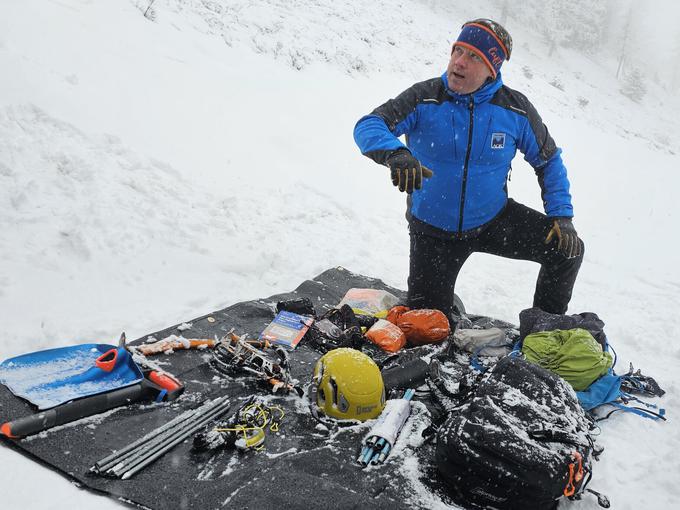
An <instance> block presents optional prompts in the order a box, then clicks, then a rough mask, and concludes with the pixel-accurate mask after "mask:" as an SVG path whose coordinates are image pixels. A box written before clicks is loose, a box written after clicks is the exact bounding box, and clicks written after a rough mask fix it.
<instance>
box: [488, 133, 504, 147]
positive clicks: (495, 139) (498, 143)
mask: <svg viewBox="0 0 680 510" xmlns="http://www.w3.org/2000/svg"><path fill="white" fill-rule="evenodd" d="M504 147H505V133H492V134H491V148H492V149H502V148H504Z"/></svg>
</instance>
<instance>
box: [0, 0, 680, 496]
mask: <svg viewBox="0 0 680 510" xmlns="http://www.w3.org/2000/svg"><path fill="white" fill-rule="evenodd" d="M442 4H445V5H441V4H440V3H438V2H431V1H424V0H423V1H412V2H402V1H398V0H381V1H377V2H371V3H365V2H359V1H348V2H343V3H340V4H338V3H337V2H334V1H332V0H309V1H302V0H295V1H286V2H284V1H277V0H262V1H260V2H246V1H236V0H235V1H229V2H226V1H223V2H218V1H207V0H204V1H198V0H193V1H188V0H187V1H183V0H159V1H157V2H155V3H154V5H153V8H152V9H153V11H154V16H153V17H154V21H151V20H149V19H147V18H145V17H144V16H143V14H142V13H143V11H144V10H145V9H146V6H147V4H146V2H142V1H139V0H137V1H130V2H104V1H91V0H59V1H49V2H45V1H43V2H39V1H37V0H24V1H22V2H11V1H10V0H2V1H0V68H2V69H3V77H4V79H3V80H2V82H0V211H2V212H1V213H0V310H2V312H0V320H1V322H2V326H3V341H2V343H0V359H4V358H5V357H8V356H12V355H16V354H20V353H23V352H28V351H31V350H36V349H42V348H46V347H53V346H59V345H69V344H74V343H81V342H86V341H101V342H112V343H115V340H116V339H117V338H118V335H119V334H120V332H121V331H123V330H124V331H126V332H127V334H128V337H129V338H136V337H139V336H142V335H144V334H146V333H148V332H150V331H154V330H157V329H160V328H162V327H165V326H167V325H169V324H174V323H178V322H181V321H184V320H188V319H191V318H192V317H195V316H199V315H202V314H204V313H206V312H207V311H210V310H213V309H218V308H221V307H224V306H227V305H229V304H232V303H235V302H238V301H241V300H244V299H250V298H254V297H262V296H266V295H270V294H274V293H277V292H282V291H286V290H291V289H293V288H294V287H296V286H297V285H298V284H299V283H300V282H301V281H302V280H304V279H306V278H310V277H312V276H314V275H316V274H318V273H320V272H321V271H323V270H324V269H326V268H328V267H331V266H337V265H342V266H344V267H347V268H349V269H351V270H352V271H355V272H359V273H364V274H368V275H371V276H375V277H379V278H382V279H383V280H385V281H386V282H387V283H389V284H392V285H395V286H398V287H402V288H404V287H405V281H406V274H407V266H408V236H407V232H406V228H405V220H404V219H403V212H404V197H403V195H401V194H399V193H398V192H397V191H396V190H395V189H394V188H393V187H392V186H391V184H390V181H389V178H388V176H387V170H386V169H384V168H381V167H378V166H376V165H374V164H373V163H372V162H371V161H369V160H368V159H366V158H363V157H362V156H361V155H360V154H359V153H358V150H357V149H356V147H355V146H354V143H353V140H352V128H353V125H354V123H355V122H356V120H357V119H358V118H359V117H360V116H361V115H363V114H365V113H368V112H369V111H371V110H372V109H373V108H374V107H375V106H377V105H379V104H380V103H382V102H383V101H385V100H386V99H388V98H389V97H394V96H395V95H396V94H398V93H399V92H400V91H401V90H403V89H404V88H406V87H408V86H409V85H411V84H412V83H413V82H414V81H419V80H422V79H426V78H430V77H432V76H435V75H439V74H440V73H441V72H442V71H443V69H444V67H445V65H446V62H447V60H448V54H449V50H450V43H451V41H452V40H453V38H455V36H456V35H457V32H458V28H459V27H460V25H461V23H462V22H463V21H465V20H466V19H470V18H473V17H477V16H494V15H497V14H498V13H497V12H494V11H493V9H490V8H484V7H483V6H480V5H475V6H472V5H470V4H469V3H465V2H450V3H442ZM508 29H509V30H510V32H511V33H512V34H513V37H514V39H515V50H514V53H513V57H512V60H511V61H510V62H509V63H507V64H506V65H505V66H504V70H503V74H504V79H505V81H506V83H508V84H509V85H510V86H511V87H514V88H517V89H519V90H522V91H524V92H525V93H526V94H527V95H528V96H529V98H530V99H531V100H532V102H533V103H534V104H535V105H536V107H537V108H538V110H539V112H541V114H542V116H543V118H544V121H545V122H546V124H547V125H548V126H549V128H550V130H551V133H552V134H553V136H554V138H555V139H556V141H557V143H558V144H559V145H560V146H562V147H563V150H564V154H563V156H564V159H565V162H566V164H567V166H568V168H569V175H570V179H571V182H572V192H573V196H574V206H575V211H576V218H575V224H576V227H577V228H578V230H579V233H580V234H581V236H582V237H583V238H584V239H585V241H586V259H585V262H584V264H583V267H582V270H581V275H580V277H579V281H578V282H577V286H576V288H575V292H574V298H573V300H572V303H571V308H570V310H571V311H572V312H579V311H585V310H590V311H595V312H597V313H598V314H600V316H601V317H602V318H603V319H604V320H605V322H606V323H607V333H608V336H609V338H610V340H611V341H612V343H613V344H614V347H615V348H616V349H617V352H618V355H619V363H620V365H619V368H620V369H623V368H625V367H627V364H628V362H629V361H630V362H632V363H633V364H634V365H635V367H636V368H641V369H642V370H643V372H644V373H646V374H649V375H652V376H654V377H656V378H657V380H658V381H659V383H660V384H661V386H662V387H663V388H665V389H666V390H667V391H668V394H667V395H666V397H664V399H663V400H662V403H663V405H664V406H665V407H666V408H667V411H668V413H669V417H670V421H669V423H661V424H657V423H652V422H648V421H646V420H643V419H641V418H637V417H634V416H628V415H618V416H616V417H614V418H612V419H610V420H609V421H608V422H605V423H604V424H603V427H602V435H601V442H602V443H603V444H604V446H605V447H606V448H607V451H606V453H605V455H604V456H603V458H602V461H601V462H600V463H598V464H597V465H596V471H595V480H594V482H593V485H592V486H593V487H594V488H595V489H597V490H601V491H603V492H605V493H607V494H609V496H610V497H611V498H612V500H613V506H614V508H617V509H621V508H624V509H625V508H631V509H632V508H639V507H641V506H642V505H646V506H650V507H654V508H673V507H675V506H677V504H678V502H679V501H680V494H679V491H678V488H677V484H676V481H675V480H676V478H677V476H678V473H680V461H678V458H677V455H675V453H674V452H676V451H678V449H680V434H679V433H678V430H677V428H676V427H674V425H673V420H674V418H675V416H676V415H677V414H678V413H679V412H680V402H678V396H677V394H678V384H679V383H680V379H679V378H678V375H677V371H676V370H675V367H676V366H677V364H678V361H679V360H680V347H679V346H678V343H677V339H678V338H680V327H679V326H678V321H677V317H678V312H677V306H678V302H679V299H678V295H679V294H680V272H679V270H678V268H677V251H678V246H679V245H680V243H678V241H677V239H676V238H675V237H674V235H675V233H676V232H677V223H678V219H679V218H678V212H677V209H676V208H675V207H674V206H675V203H674V196H673V194H674V192H675V190H676V189H677V188H678V185H680V174H679V173H678V170H677V168H678V164H679V157H678V153H679V152H680V142H679V140H678V138H677V136H676V135H675V133H677V131H678V121H677V117H678V112H679V111H680V107H679V106H678V103H677V100H676V102H672V101H673V99H672V98H671V99H669V98H666V97H664V96H663V94H662V91H661V90H660V89H659V88H658V87H657V85H655V84H653V83H650V84H649V86H650V94H649V95H648V96H647V97H646V98H645V99H644V100H643V101H642V104H636V103H633V102H631V101H630V100H629V99H627V98H626V97H624V96H622V95H620V94H619V93H618V91H617V90H618V85H617V84H616V82H615V81H614V80H613V78H612V76H613V74H614V63H604V64H598V63H596V62H595V61H593V60H591V59H587V58H584V57H583V56H580V55H577V54H575V53H572V52H569V51H566V50H560V54H559V58H558V59H548V58H547V55H546V52H545V49H544V47H543V46H541V44H540V43H539V42H538V41H537V40H535V39H534V38H533V35H532V34H530V33H527V32H525V31H524V30H523V27H522V26H520V25H519V24H517V23H512V20H511V22H509V23H508ZM510 193H511V196H513V197H514V198H516V199H518V200H519V201H521V202H524V203H526V204H528V205H531V206H533V207H536V208H540V196H539V188H538V185H537V184H536V179H535V177H534V175H533V171H532V170H531V169H530V168H529V167H528V166H527V165H526V164H525V163H524V162H523V161H522V160H521V158H518V160H517V161H516V164H515V167H514V169H513V172H512V180H511V182H510ZM537 272H538V268H537V266H536V265H535V264H531V263H523V262H515V261H508V260H503V259H497V258H494V257H491V256H487V255H474V256H473V257H472V258H471V259H470V261H469V262H468V264H467V265H466V266H465V267H464V269H463V271H462V273H461V277H460V279H459V285H458V289H457V291H458V293H459V294H460V295H461V297H462V298H463V300H464V302H465V304H466V306H467V307H468V309H469V310H470V311H473V312H477V313H484V314H487V315H492V316H495V317H498V318H502V319H506V320H510V321H514V322H516V321H517V314H518V312H519V311H520V310H521V309H523V308H525V307H527V306H529V305H530V304H531V297H532V294H533V286H534V283H535V277H536V275H537ZM0 461H1V462H2V465H3V466H7V465H11V466H12V469H11V470H7V469H6V470H5V476H4V477H3V481H2V482H0V486H2V488H3V489H5V490H4V491H3V492H4V493H5V495H6V497H9V501H7V502H6V503H3V507H7V508H15V507H18V506H19V504H22V506H23V503H24V502H26V501H30V502H31V507H32V508H63V507H64V506H66V503H65V502H66V501H69V506H70V507H72V508H90V507H92V506H94V505H95V504H96V505H104V506H103V507H107V505H108V507H114V506H116V505H115V503H111V502H109V501H106V502H104V501H103V500H102V499H101V498H100V499H94V498H95V496H92V495H90V494H87V493H85V492H83V491H77V490H72V489H71V487H70V486H69V484H68V483H67V482H65V481H63V480H62V479H61V478H60V477H58V476H56V475H54V474H52V473H49V472H47V471H46V470H44V469H43V468H41V467H39V466H38V465H37V464H33V463H31V462H30V461H28V460H26V459H24V458H23V457H20V456H19V455H18V454H15V453H14V452H11V451H9V450H8V449H7V448H0ZM406 468H407V469H408V468H413V466H410V467H409V466H407V467H406ZM36 486H41V487H48V488H49V490H45V491H40V492H36V491H35V489H34V488H35V487H36ZM10 487H11V488H12V491H9V490H7V489H8V488H10ZM95 502H96V503H95ZM6 505H9V506H6ZM566 506H569V505H564V507H566ZM575 506H578V507H579V508H595V507H596V505H595V503H594V502H593V500H592V499H588V500H586V501H583V502H578V503H576V504H575Z"/></svg>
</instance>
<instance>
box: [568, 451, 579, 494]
mask: <svg viewBox="0 0 680 510" xmlns="http://www.w3.org/2000/svg"><path fill="white" fill-rule="evenodd" d="M571 457H572V459H574V462H571V463H570V464H569V480H567V485H566V486H565V487H564V495H565V496H567V497H570V496H573V495H574V494H575V493H576V485H574V482H576V483H579V482H580V481H581V480H583V457H581V454H580V453H579V452H576V451H574V452H571ZM577 463H578V468H577V467H576V465H577Z"/></svg>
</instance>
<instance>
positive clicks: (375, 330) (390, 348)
mask: <svg viewBox="0 0 680 510" xmlns="http://www.w3.org/2000/svg"><path fill="white" fill-rule="evenodd" d="M365 336H366V338H368V339H369V340H370V341H371V342H373V343H374V344H375V345H377V346H378V347H380V348H381V349H382V350H383V351H387V352H397V351H398V350H399V349H401V348H402V347H404V345H406V335H404V332H403V331H402V330H401V329H399V328H398V327H397V326H395V325H394V324H392V323H391V322H388V321H386V320H385V319H378V321H377V322H376V323H375V324H373V326H371V327H370V329H369V330H368V331H366V335H365Z"/></svg>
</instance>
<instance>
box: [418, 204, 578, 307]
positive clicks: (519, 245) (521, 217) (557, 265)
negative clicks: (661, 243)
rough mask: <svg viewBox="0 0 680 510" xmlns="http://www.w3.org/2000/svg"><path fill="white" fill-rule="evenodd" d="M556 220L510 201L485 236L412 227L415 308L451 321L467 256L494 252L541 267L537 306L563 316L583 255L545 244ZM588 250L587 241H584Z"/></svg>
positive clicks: (536, 295)
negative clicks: (445, 235) (429, 231)
mask: <svg viewBox="0 0 680 510" xmlns="http://www.w3.org/2000/svg"><path fill="white" fill-rule="evenodd" d="M551 227H552V220H550V219H549V218H548V217H547V216H546V215H545V214H542V213H540V212H538V211H535V210H534V209H531V208H529V207H527V206H525V205H522V204H519V203H517V202H515V201H514V200H509V201H508V203H507V205H506V207H505V209H504V210H503V211H502V212H501V213H500V214H499V215H498V216H496V218H494V219H493V220H491V222H489V224H488V225H486V226H485V228H483V229H481V232H479V233H478V234H474V235H471V236H464V237H463V238H462V239H444V238H439V237H434V236H432V235H429V234H424V233H421V232H414V229H411V233H410V237H411V254H410V270H409V277H408V303H409V306H410V307H411V308H435V309H438V310H441V311H443V312H444V313H445V314H447V315H448V316H449V317H450V316H451V314H452V313H453V312H454V310H453V292H454V289H455V286H456V278H458V273H459V272H460V269H461V268H462V267H463V264H464V263H465V261H466V260H467V259H468V257H469V256H470V255H471V254H473V253H475V252H481V253H490V254H493V255H500V256H501V257H507V258H511V259H518V260H530V261H533V262H538V263H539V264H541V270H540V272H539V273H538V280H537V281H536V292H535V293H534V306H536V307H539V308H541V309H542V310H544V311H546V312H550V313H557V314H563V313H565V312H566V311H567V305H568V304H569V300H570V299H571V293H572V289H573V288H574V282H575V281H576V276H577V275H578V271H579V268H580V267H581V262H582V261H583V250H581V256H580V257H576V258H573V259H568V258H566V257H565V256H564V255H562V254H561V253H560V252H558V251H557V240H556V239H553V240H552V241H551V242H550V243H549V244H545V243H544V240H545V238H546V236H547V235H548V232H549V231H550V228H551ZM579 241H580V242H581V246H582V248H583V241H581V240H580V239H579Z"/></svg>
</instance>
